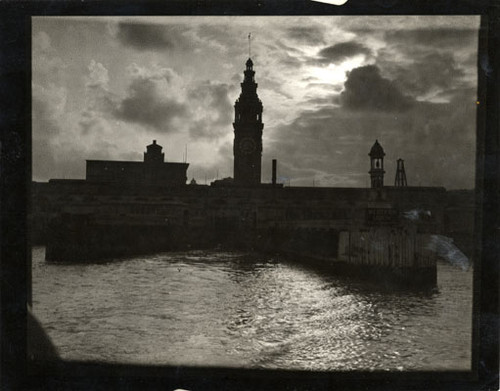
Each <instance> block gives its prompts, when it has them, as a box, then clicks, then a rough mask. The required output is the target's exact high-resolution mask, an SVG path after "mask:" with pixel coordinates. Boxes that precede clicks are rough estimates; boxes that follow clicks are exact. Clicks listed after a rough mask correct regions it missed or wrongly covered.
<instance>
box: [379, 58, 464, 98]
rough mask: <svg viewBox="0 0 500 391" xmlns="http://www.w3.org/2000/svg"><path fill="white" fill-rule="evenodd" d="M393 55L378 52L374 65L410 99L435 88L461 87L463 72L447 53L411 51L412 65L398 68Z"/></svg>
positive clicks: (398, 65)
mask: <svg viewBox="0 0 500 391" xmlns="http://www.w3.org/2000/svg"><path fill="white" fill-rule="evenodd" d="M391 56H392V54H391V53H390V52H389V53H386V52H384V51H381V52H380V53H379V59H378V61H377V63H378V64H379V65H380V66H381V68H383V69H384V71H385V73H386V74H390V75H391V76H392V78H393V79H394V82H395V84H397V85H398V87H400V88H401V89H402V90H403V91H405V93H407V94H409V95H413V96H418V95H419V94H425V93H427V92H430V91H433V90H436V89H440V90H443V89H448V88H453V87H454V86H457V85H460V83H461V80H462V78H463V76H464V75H465V72H464V69H463V68H462V67H461V66H460V65H459V64H457V62H456V60H455V58H454V56H453V54H452V53H450V52H446V51H438V50H422V51H416V50H415V51H414V53H412V54H411V56H412V57H411V59H412V61H411V64H407V65H405V66H401V65H400V64H398V63H397V62H394V61H393V60H392V59H391Z"/></svg>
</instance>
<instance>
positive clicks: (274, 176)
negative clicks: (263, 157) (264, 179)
mask: <svg viewBox="0 0 500 391" xmlns="http://www.w3.org/2000/svg"><path fill="white" fill-rule="evenodd" d="M273 186H276V159H273Z"/></svg>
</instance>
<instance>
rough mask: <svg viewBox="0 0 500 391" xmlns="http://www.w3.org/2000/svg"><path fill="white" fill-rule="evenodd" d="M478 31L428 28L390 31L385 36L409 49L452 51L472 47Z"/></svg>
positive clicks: (389, 40) (388, 39) (386, 38)
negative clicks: (419, 47) (421, 48)
mask: <svg viewBox="0 0 500 391" xmlns="http://www.w3.org/2000/svg"><path fill="white" fill-rule="evenodd" d="M477 34H478V32H477V30H476V29H475V28H474V29H473V28H471V29H453V28H426V29H411V30H390V31H386V32H385V34H384V36H385V40H387V41H388V42H393V43H395V42H398V43H401V44H404V45H405V46H407V47H408V48H410V50H411V48H414V47H416V46H422V47H434V48H440V49H442V50H450V49H453V48H457V47H458V48H460V47H464V46H472V45H473V44H474V43H475V41H476V39H477Z"/></svg>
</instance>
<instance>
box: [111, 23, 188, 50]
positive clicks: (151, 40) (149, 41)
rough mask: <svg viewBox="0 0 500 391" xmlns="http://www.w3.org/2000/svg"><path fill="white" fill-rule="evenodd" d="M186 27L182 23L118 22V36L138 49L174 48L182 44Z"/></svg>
mask: <svg viewBox="0 0 500 391" xmlns="http://www.w3.org/2000/svg"><path fill="white" fill-rule="evenodd" d="M183 31H184V28H183V27H182V26H180V25H155V24H141V23H130V22H121V23H118V31H117V38H118V40H119V41H120V42H121V43H122V44H123V45H125V46H130V47H133V48H134V49H137V50H156V49H174V48H176V47H179V46H181V45H182V41H183V35H182V34H183Z"/></svg>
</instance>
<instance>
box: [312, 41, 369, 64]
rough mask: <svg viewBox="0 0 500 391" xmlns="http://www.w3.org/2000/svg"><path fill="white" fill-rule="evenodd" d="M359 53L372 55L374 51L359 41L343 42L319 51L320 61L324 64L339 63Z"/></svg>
mask: <svg viewBox="0 0 500 391" xmlns="http://www.w3.org/2000/svg"><path fill="white" fill-rule="evenodd" d="M358 54H364V55H365V56H370V55H371V54H372V52H371V50H370V49H368V48H367V47H366V46H364V45H362V44H360V43H358V42H354V41H349V42H341V43H337V44H335V45H332V46H328V47H326V48H324V49H321V50H320V51H319V52H318V61H319V62H320V63H323V64H330V63H338V62H342V61H344V60H345V59H347V58H350V57H354V56H356V55H358Z"/></svg>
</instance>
